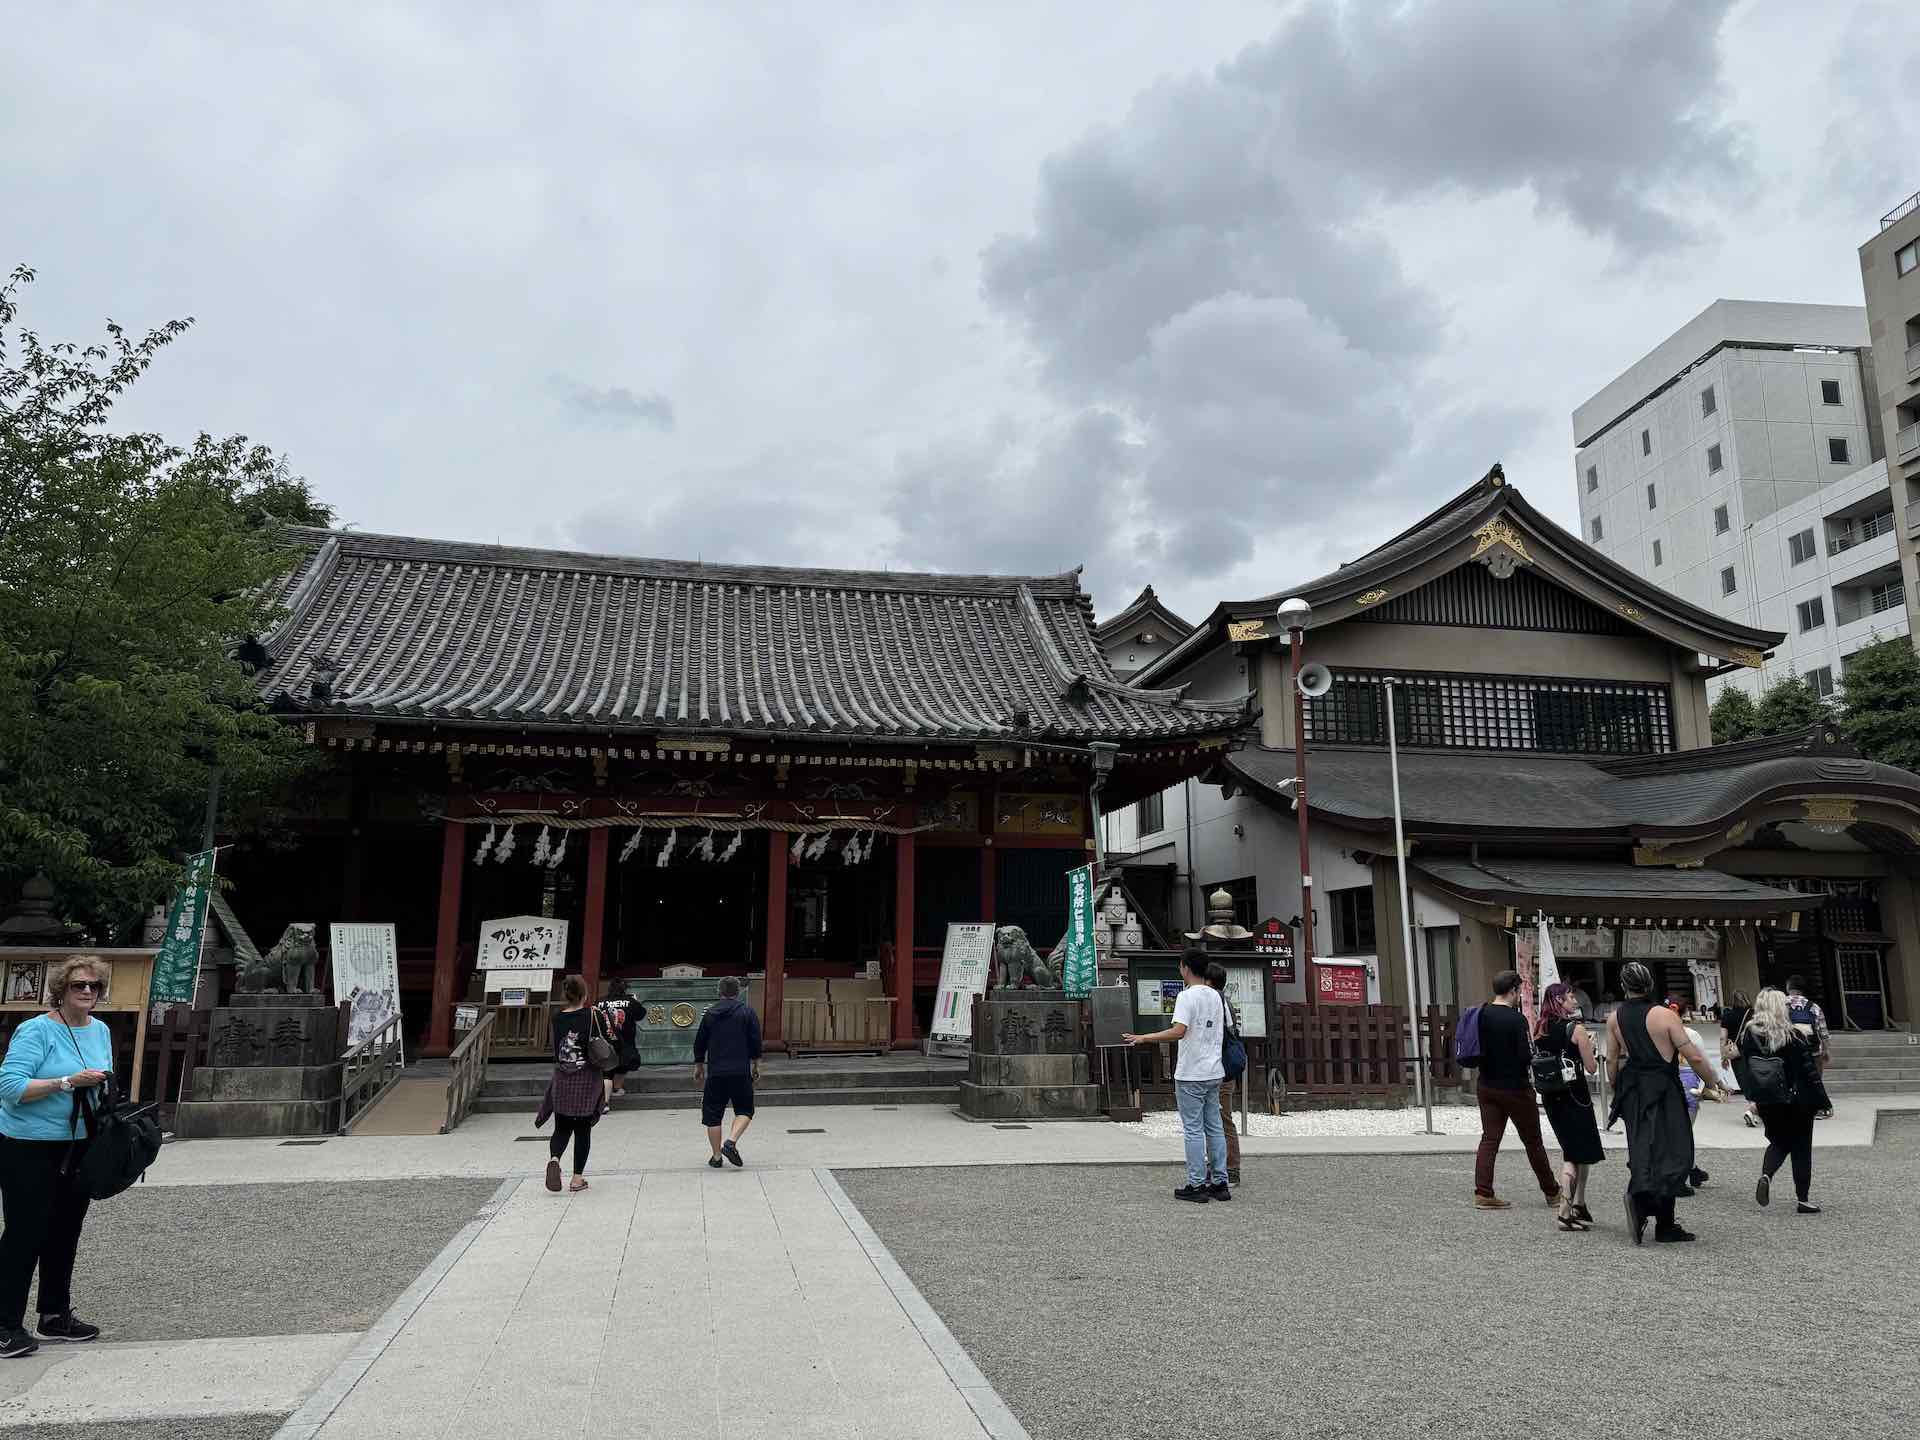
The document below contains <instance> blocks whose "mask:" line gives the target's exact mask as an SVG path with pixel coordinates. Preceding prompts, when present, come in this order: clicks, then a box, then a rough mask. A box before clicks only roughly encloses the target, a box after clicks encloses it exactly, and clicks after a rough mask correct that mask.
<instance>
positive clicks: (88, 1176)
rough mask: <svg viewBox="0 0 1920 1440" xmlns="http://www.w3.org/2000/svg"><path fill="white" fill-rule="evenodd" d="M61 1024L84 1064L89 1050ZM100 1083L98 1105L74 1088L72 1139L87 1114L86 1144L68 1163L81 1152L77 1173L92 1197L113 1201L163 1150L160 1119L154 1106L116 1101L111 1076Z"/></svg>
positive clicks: (84, 1065) (71, 1156) (72, 1155)
mask: <svg viewBox="0 0 1920 1440" xmlns="http://www.w3.org/2000/svg"><path fill="white" fill-rule="evenodd" d="M61 1024H62V1025H63V1026H66V1031H67V1039H69V1040H71V1041H73V1053H74V1054H76V1055H78V1056H79V1057H80V1065H81V1068H83V1069H84V1068H86V1064H87V1057H86V1053H85V1052H84V1051H82V1050H81V1048H80V1042H79V1041H78V1040H76V1039H74V1034H73V1028H72V1027H71V1026H67V1025H66V1022H65V1021H64V1020H63V1021H62V1022H61ZM99 1088H100V1103H99V1105H98V1106H97V1107H96V1106H95V1105H94V1103H93V1100H92V1098H91V1097H90V1096H89V1095H88V1094H87V1092H86V1091H84V1090H75V1091H74V1092H73V1126H72V1134H73V1138H74V1139H75V1140H78V1139H79V1138H80V1121H81V1119H82V1118H83V1117H84V1118H85V1120H86V1122H87V1144H86V1147H85V1148H84V1149H82V1148H81V1147H79V1146H77V1145H76V1146H75V1147H74V1150H72V1151H69V1152H68V1159H67V1163H68V1164H69V1165H73V1164H74V1163H75V1159H76V1155H77V1160H78V1165H77V1168H76V1172H75V1173H76V1174H77V1175H78V1177H79V1180H80V1188H81V1189H83V1190H85V1191H86V1192H87V1196H88V1198H89V1199H93V1200H110V1199H112V1198H113V1197H114V1196H115V1195H118V1194H119V1193H120V1192H121V1191H122V1190H125V1189H127V1188H128V1187H129V1186H131V1185H133V1184H136V1183H137V1182H139V1181H141V1180H144V1179H145V1178H146V1175H147V1167H148V1166H149V1165H151V1164H153V1162H154V1160H155V1159H156V1158H158V1156H159V1154H160V1145H161V1140H160V1122H159V1121H157V1120H155V1119H154V1118H153V1112H154V1109H155V1107H154V1106H152V1105H139V1106H134V1105H128V1104H125V1103H123V1102H121V1101H118V1100H115V1099H114V1098H113V1095H112V1093H111V1092H112V1089H113V1079H112V1077H111V1076H109V1077H108V1079H107V1080H106V1082H105V1083H104V1084H102V1085H101V1086H100V1087H99Z"/></svg>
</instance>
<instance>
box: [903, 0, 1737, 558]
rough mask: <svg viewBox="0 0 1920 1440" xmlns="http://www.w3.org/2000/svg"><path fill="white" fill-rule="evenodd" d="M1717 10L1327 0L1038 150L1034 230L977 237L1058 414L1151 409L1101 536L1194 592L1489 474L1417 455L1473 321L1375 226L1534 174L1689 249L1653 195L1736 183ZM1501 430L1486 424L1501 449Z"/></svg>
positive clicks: (1487, 444)
mask: <svg viewBox="0 0 1920 1440" xmlns="http://www.w3.org/2000/svg"><path fill="white" fill-rule="evenodd" d="M1725 11H1726V3H1725V0H1719V3H1714V4H1691V3H1670V4H1653V3H1641V4H1636V5H1629V6H1625V7H1611V6H1601V7H1594V6H1588V5H1585V4H1581V3H1566V4H1558V5H1534V6H1522V7H1517V8H1516V7H1500V6H1496V5H1495V4H1493V3H1492V0H1476V3H1473V4H1469V5H1465V6H1461V5H1446V6H1441V5H1436V4H1414V5H1409V6H1399V7H1392V8H1389V7H1385V6H1336V5H1334V4H1331V3H1325V0H1323V3H1315V4H1310V5H1308V6H1305V7H1303V8H1302V9H1300V10H1298V11H1297V12H1296V13H1295V14H1294V16H1293V17H1292V18H1291V19H1290V20H1289V21H1288V23H1287V24H1285V25H1284V26H1282V28H1281V29H1280V30H1279V31H1278V33H1276V34H1275V35H1274V36H1273V37H1272V38H1271V39H1270V40H1268V41H1267V42H1265V43H1263V44H1261V45H1257V46H1254V47H1251V48H1249V49H1247V50H1245V51H1243V52H1242V53H1241V54H1240V55H1239V56H1237V57H1236V58H1235V59H1233V60H1232V61H1230V62H1229V63H1227V64H1224V65H1222V66H1220V67H1218V68H1217V69H1215V70H1214V71H1213V72H1211V73H1210V74H1206V75H1201V76H1194V77H1189V78H1186V79H1182V80H1177V81H1165V82H1162V83H1160V84H1158V85H1155V86H1153V87H1151V88H1150V89H1149V90H1147V91H1146V92H1145V93H1143V94H1142V95H1140V96H1139V97H1138V98H1137V99H1136V100H1135V102H1134V103H1133V105H1132V107H1131V108H1130V109H1129V111H1128V113H1127V116H1126V118H1125V120H1124V121H1123V122H1121V123H1120V124H1118V125H1115V126H1112V127H1109V128H1105V129H1102V130H1099V131H1096V132H1094V133H1092V134H1090V135H1089V136H1087V137H1086V138H1085V139H1082V140H1080V141H1078V142H1077V143H1075V144H1073V145H1071V146H1069V147H1067V148H1066V149H1064V150H1062V151H1060V152H1059V153H1057V154H1055V155H1054V156H1052V157H1050V158H1049V159H1048V160H1047V161H1046V162H1045V163H1044V164H1043V165H1042V167H1041V170H1040V187H1039V195H1038V199H1037V201H1036V203H1035V207H1034V217H1033V223H1032V225H1031V227H1030V228H1029V229H1028V230H1027V231H1025V232H1024V233H1021V234H1018V235H1009V236H1002V237H1001V238H999V239H997V240H995V241H994V242H993V243H992V244H991V245H989V246H988V247H987V249H986V251H985V252H984V255H983V258H982V289H983V293H984V295H985V297H986V299H987V301H988V303H989V304H990V305H992V306H993V307H994V308H995V309H996V310H998V311H999V312H1000V313H1001V314H1002V315H1004V316H1005V317H1007V318H1008V319H1010V320H1011V321H1013V322H1014V323H1015V324H1016V325H1017V326H1018V327H1019V329H1020V331H1021V332H1022V333H1023V334H1024V336H1025V337H1026V339H1027V340H1028V341H1029V343H1030V344H1031V345H1032V347H1033V349H1034V351H1035V353H1036V355H1037V357H1038V359H1039V361H1040V364H1041V367H1042V373H1043V375H1044V377H1045V379H1046V381H1047V384H1048V386H1049V389H1050V392H1051V393H1052V395H1053V396H1055V397H1056V399H1057V400H1058V401H1059V403H1061V404H1062V405H1063V406H1066V407H1068V408H1069V411H1071V410H1072V409H1073V408H1075V407H1090V408H1089V409H1088V410H1087V411H1086V412H1085V413H1088V414H1093V413H1100V414H1113V415H1118V416H1123V417H1126V419H1127V420H1128V421H1129V422H1130V423H1131V424H1133V425H1134V426H1135V427H1136V428H1137V433H1138V445H1137V451H1138V454H1137V463H1136V464H1134V465H1132V466H1129V467H1126V468H1125V469H1124V470H1122V471H1119V472H1117V473H1115V474H1114V475H1113V476H1112V477H1111V481H1110V484H1109V485H1108V487H1107V489H1106V491H1105V495H1106V500H1107V503H1106V504H1105V505H1104V506H1103V507H1102V509H1101V510H1100V511H1098V512H1094V513H1092V514H1090V516H1089V528H1090V529H1093V530H1095V531H1096V532H1097V530H1098V528H1099V527H1100V525H1101V524H1102V523H1113V524H1116V525H1117V526H1119V527H1122V528H1123V529H1125V530H1126V532H1127V533H1129V534H1130V535H1131V536H1132V538H1131V539H1130V540H1128V541H1126V542H1121V541H1119V540H1117V539H1115V538H1113V537H1105V536H1101V535H1098V534H1097V533H1096V534H1095V535H1094V536H1093V537H1092V538H1091V541H1090V543H1089V545H1088V548H1089V550H1091V551H1092V552H1094V553H1095V554H1098V555H1106V556H1123V555H1131V556H1133V557H1136V558H1138V557H1142V556H1152V557H1154V558H1155V560H1156V561H1157V563H1158V564H1159V565H1160V566H1162V567H1163V573H1162V575H1161V579H1162V581H1163V583H1164V582H1165V581H1167V580H1169V579H1171V580H1175V581H1179V580H1184V579H1187V578H1191V577H1199V576H1202V575H1205V574H1207V573H1210V572H1211V573H1219V572H1221V571H1223V570H1230V569H1232V568H1234V567H1235V566H1238V565H1240V564H1242V563H1244V562H1246V561H1248V560H1250V559H1251V558H1252V557H1253V556H1254V555H1255V553H1256V550H1257V548H1258V547H1260V546H1261V545H1262V544H1263V543H1264V542H1265V541H1266V540H1267V539H1268V537H1271V536H1272V535H1273V534H1274V533H1275V532H1276V531H1277V530H1281V529H1283V528H1284V529H1290V530H1292V531H1293V532H1294V533H1296V534H1297V535H1299V536H1300V537H1301V539H1302V540H1304V539H1305V538H1306V536H1308V535H1310V534H1313V533H1316V532H1317V531H1318V529H1319V527H1320V526H1321V525H1323V524H1324V523H1325V517H1327V516H1330V515H1332V514H1334V513H1336V512H1338V511H1340V510H1342V509H1343V508H1344V507H1346V506H1347V505H1348V504H1349V503H1350V502H1351V501H1352V499H1353V498H1354V497H1355V496H1356V495H1364V496H1368V497H1370V498H1371V499H1372V500H1373V501H1374V502H1376V503H1377V502H1378V501H1380V500H1381V499H1387V500H1395V499H1398V498H1400V497H1407V498H1409V499H1415V500H1417V499H1420V498H1424V496H1425V495H1426V494H1427V493H1428V492H1432V491H1435V490H1437V491H1439V492H1440V493H1445V492H1446V491H1448V490H1451V489H1455V488H1458V487H1459V486H1461V485H1463V484H1465V483H1467V481H1469V480H1471V479H1472V478H1474V477H1475V476H1477V475H1478V474H1480V473H1482V471H1483V470H1484V468H1485V466H1484V464H1480V465H1476V466H1474V467H1472V468H1471V469H1470V470H1469V471H1467V472H1464V473H1460V474H1433V473H1431V472H1427V471H1425V470H1424V469H1423V468H1422V467H1420V466H1418V465H1417V464H1415V463H1414V456H1415V455H1416V453H1417V452H1418V451H1419V450H1420V449H1421V448H1422V447H1423V446H1433V447H1437V448H1438V449H1440V450H1443V451H1452V450H1456V449H1458V448H1460V447H1459V446H1457V445H1455V444H1454V443H1453V439H1452V437H1450V436H1446V435H1440V434H1436V433H1435V429H1436V424H1445V423H1448V422H1447V421H1445V420H1441V421H1438V422H1436V418H1435V417H1436V415H1443V414H1445V412H1446V411H1447V409H1448V408H1449V407H1448V404H1447V397H1446V396H1445V394H1444V392H1443V391H1441V390H1440V388H1439V387H1437V386H1436V385H1435V384H1434V383H1433V380H1432V378H1431V375H1430V373H1429V372H1430V370H1431V367H1432V362H1434V361H1435V360H1436V359H1437V358H1438V357H1439V356H1440V355H1441V353H1442V351H1443V347H1444V343H1445V336H1446V333H1447V328H1448V326H1449V325H1450V324H1453V323H1457V319H1458V317H1454V316H1450V315H1449V314H1448V313H1447V312H1446V309H1445V307H1444V305H1443V304H1442V302H1441V301H1440V299H1439V298H1438V296H1436V295H1434V294H1432V293H1430V292H1428V291H1427V290H1425V289H1423V288H1421V287H1419V286H1417V285H1415V284H1413V283H1411V282H1410V281H1409V280H1408V279H1407V278H1406V277H1405V275H1404V273H1403V271H1402V268H1401V265H1400V263H1399V260H1398V258H1397V251H1398V247H1402V246H1406V245H1410V244H1417V243H1418V239H1417V236H1412V235H1401V234H1393V235H1388V234H1384V233H1382V232H1381V230H1380V228H1379V227H1378V226H1377V225H1374V224H1372V223H1370V222H1371V221H1372V220H1373V219H1374V217H1375V216H1376V214H1377V213H1378V211H1379V210H1380V208H1381V207H1382V206H1388V205H1405V204H1407V203H1409V202H1410V201H1412V200H1415V199H1417V198H1418V197H1419V196H1422V195H1449V196H1450V195H1455V194H1461V193H1465V194H1468V195H1474V196H1493V195H1497V194H1503V193H1506V192H1510V191H1514V190H1525V191H1529V192H1530V193H1531V194H1532V195H1533V197H1534V200H1535V203H1536V205H1537V206H1539V207H1542V208H1544V209H1546V210H1548V211H1551V212H1555V213H1558V214H1561V215H1564V216H1565V217H1566V218H1567V219H1569V220H1571V221H1572V222H1573V223H1574V224H1576V225H1578V226H1580V227H1582V228H1584V229H1586V230H1588V231H1590V232H1592V233H1594V234H1596V235H1599V236H1603V237H1605V238H1606V239H1607V240H1609V241H1610V242H1611V243H1612V244H1613V246H1614V247H1615V249H1616V252H1617V253H1619V254H1620V255H1623V256H1628V255H1633V254H1637V253H1646V252H1653V251H1659V250H1664V249H1671V248H1672V247H1674V246H1676V245H1679V244H1682V243H1684V241H1685V240H1686V239H1687V237H1688V234H1689V231H1688V229H1687V227H1686V226H1685V225H1684V224H1682V223H1681V222H1680V221H1679V220H1678V219H1677V218H1675V216H1674V214H1673V213H1672V212H1671V211H1670V210H1669V209H1667V208H1665V205H1664V203H1663V196H1664V194H1665V192H1667V191H1668V190H1671V189H1674V188H1676V187H1686V186H1692V185H1724V184H1727V183H1729V182H1731V181H1733V180H1735V179H1736V178H1737V177H1738V176H1739V175H1740V174H1741V160H1740V155H1739V149H1738V145H1737V137H1736V136H1735V134H1734V133H1733V132H1732V130H1731V129H1730V128H1729V127H1727V126H1726V125H1724V124H1722V123H1720V122H1719V121H1717V120H1716V119H1715V118H1714V112H1713V109H1712V102H1713V99H1714V97H1715V94H1716V92H1717V88H1718V84H1719V81H1718V76H1717V63H1718V62H1717V56H1716V51H1715V35H1716V32H1717V29H1718V26H1719V24H1720V22H1721V19H1722V17H1723V16H1724V14H1725ZM1502 243H1504V242H1503V240H1502V238H1501V237H1499V236H1498V235H1493V234H1490V235H1489V236H1488V237H1487V244H1488V246H1489V247H1490V248H1497V247H1499V246H1500V245H1501V244H1502ZM1488 419H1489V412H1488V411H1487V410H1486V409H1485V408H1484V407H1475V408H1473V409H1472V410H1471V411H1470V412H1467V413H1463V414H1461V415H1459V416H1457V417H1455V420H1454V421H1453V423H1461V424H1468V423H1470V424H1473V425H1475V426H1484V425H1486V423H1487V421H1488ZM1057 423H1059V422H1056V424H1057ZM1068 428H1071V427H1070V425H1069V426H1068ZM1502 439H1503V437H1502V436H1500V435H1499V434H1498V433H1486V432H1484V431H1482V432H1481V433H1480V434H1479V435H1478V437H1477V441H1478V445H1479V447H1480V448H1481V449H1482V450H1491V451H1493V452H1494V453H1493V454H1492V455H1489V456H1488V460H1489V461H1490V460H1491V459H1493V458H1497V454H1498V452H1499V451H1500V450H1501V449H1503V448H1505V447H1504V445H1503V444H1502ZM969 443H970V442H964V441H963V442H958V443H957V445H956V448H955V451H954V453H953V454H952V455H951V456H950V457H948V459H947V460H946V461H944V462H936V461H933V460H931V459H929V458H928V457H926V456H922V457H921V459H920V461H919V462H918V464H917V466H916V469H915V472H914V473H915V475H916V476H917V477H918V479H917V481H916V488H915V494H916V501H917V505H916V508H917V509H918V510H919V511H921V512H923V513H924V512H928V511H938V509H939V508H940V507H939V505H938V503H937V502H935V501H933V500H931V499H930V498H929V497H928V496H927V494H926V490H927V487H928V483H929V482H928V480H927V477H928V476H932V475H937V474H939V473H941V472H942V471H943V470H950V469H953V468H954V467H955V466H956V465H958V464H961V463H964V459H965V457H966V456H967V455H968V453H969V450H968V446H969ZM1019 448H1020V446H1019V445H1017V444H1014V443H1006V444H1004V445H1003V449H1004V450H1008V451H1014V450H1018V449H1019ZM1023 474H1024V488H1025V490H1026V493H1028V494H1029V495H1030V496H1032V497H1033V502H1032V503H1036V504H1038V505H1039V506H1040V507H1041V508H1042V510H1043V511H1044V510H1046V509H1049V508H1053V507H1056V506H1058V505H1060V504H1062V503H1065V502H1067V501H1069V500H1070V499H1071V498H1072V497H1074V496H1075V494H1076V493H1077V492H1078V490H1079V489H1081V488H1083V485H1082V482H1081V481H1079V480H1078V479H1077V478H1076V477H1070V476H1067V475H1065V474H1063V473H1062V472H1061V471H1060V470H1059V469H1058V467H1057V466H1054V465H1052V464H1050V463H1048V461H1047V460H1046V459H1045V457H1044V455H1043V457H1042V458H1041V459H1040V460H1038V461H1036V462H1035V463H1034V464H1033V465H1032V467H1031V468H1030V469H1028V470H1027V471H1025V472H1023ZM956 483H960V484H964V483H965V482H964V481H956ZM1050 487H1051V488H1050ZM1436 498H1437V497H1436ZM1142 522H1144V525H1145V527H1146V528H1145V530H1144V531H1143V530H1141V529H1140V528H1139V526H1140V524H1141V523H1142ZM950 543H951V542H949V544H950ZM1103 578H1104V577H1103ZM1128 583H1131V580H1129V581H1128ZM1123 588H1124V587H1123Z"/></svg>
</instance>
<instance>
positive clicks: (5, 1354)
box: [0, 1326, 40, 1360]
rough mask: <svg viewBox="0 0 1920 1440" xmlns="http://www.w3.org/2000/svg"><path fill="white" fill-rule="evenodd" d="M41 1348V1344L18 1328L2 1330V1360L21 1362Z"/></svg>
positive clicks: (0, 1340)
mask: <svg viewBox="0 0 1920 1440" xmlns="http://www.w3.org/2000/svg"><path fill="white" fill-rule="evenodd" d="M39 1348H40V1342H39V1341H38V1340H36V1339H34V1338H33V1336H31V1335H29V1334H28V1333H27V1332H26V1331H24V1330H22V1329H20V1328H18V1327H17V1326H16V1327H15V1328H13V1329H11V1330H0V1360H20V1359H23V1358H25V1357H26V1356H28V1355H31V1354H33V1352H34V1351H36V1350H38V1349H39Z"/></svg>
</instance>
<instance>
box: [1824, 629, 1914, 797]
mask: <svg viewBox="0 0 1920 1440" xmlns="http://www.w3.org/2000/svg"><path fill="white" fill-rule="evenodd" d="M1840 693H1841V697H1842V698H1843V699H1844V701H1845V702H1846V709H1845V711H1844V712H1843V713H1842V714H1841V716H1840V727H1841V730H1842V731H1843V733H1844V734H1845V735H1846V737H1847V738H1848V739H1849V740H1851V741H1852V742H1853V743H1854V745H1855V746H1857V747H1858V748H1859V751H1860V753H1861V754H1862V755H1865V756H1866V757H1867V758H1868V759H1870V760H1879V761H1883V762H1884V763H1886V764H1888V765H1898V766H1900V767H1901V768H1903V769H1906V770H1920V655H1916V654H1915V653H1914V649H1913V644H1912V642H1911V641H1909V640H1907V639H1906V638H1905V637H1904V636H1902V637H1900V638H1898V639H1893V640H1882V641H1880V642H1879V643H1878V644H1874V645H1868V646H1866V647H1865V648H1864V649H1861V650H1857V651H1855V652H1854V653H1853V654H1852V655H1851V656H1849V657H1848V659H1847V669H1846V673H1845V675H1843V676H1842V677H1841V681H1840Z"/></svg>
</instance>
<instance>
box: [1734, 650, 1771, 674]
mask: <svg viewBox="0 0 1920 1440" xmlns="http://www.w3.org/2000/svg"><path fill="white" fill-rule="evenodd" d="M1727 658H1728V659H1729V660H1732V661H1735V662H1736V663H1738V664H1741V665H1745V666H1746V667H1747V668H1748V669H1749V670H1760V669H1764V668H1765V667H1766V663H1767V657H1766V656H1764V655H1762V654H1761V653H1760V652H1759V651H1758V650H1729V651H1728V652H1727Z"/></svg>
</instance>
